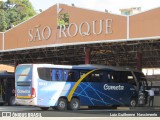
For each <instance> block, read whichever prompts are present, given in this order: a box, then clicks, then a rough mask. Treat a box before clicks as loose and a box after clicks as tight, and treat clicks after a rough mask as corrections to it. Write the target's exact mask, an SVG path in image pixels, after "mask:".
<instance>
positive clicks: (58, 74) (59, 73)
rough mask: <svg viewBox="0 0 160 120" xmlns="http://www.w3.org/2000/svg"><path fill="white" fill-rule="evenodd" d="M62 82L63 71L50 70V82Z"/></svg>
mask: <svg viewBox="0 0 160 120" xmlns="http://www.w3.org/2000/svg"><path fill="white" fill-rule="evenodd" d="M55 80H56V81H62V80H63V70H62V69H52V81H55Z"/></svg>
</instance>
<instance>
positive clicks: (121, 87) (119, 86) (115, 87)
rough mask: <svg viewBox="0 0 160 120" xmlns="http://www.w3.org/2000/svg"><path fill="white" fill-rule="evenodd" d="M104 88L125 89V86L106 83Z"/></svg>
mask: <svg viewBox="0 0 160 120" xmlns="http://www.w3.org/2000/svg"><path fill="white" fill-rule="evenodd" d="M104 90H124V86H121V85H118V86H109V85H108V84H104Z"/></svg>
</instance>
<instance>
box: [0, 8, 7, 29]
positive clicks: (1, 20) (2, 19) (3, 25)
mask: <svg viewBox="0 0 160 120" xmlns="http://www.w3.org/2000/svg"><path fill="white" fill-rule="evenodd" d="M6 29H7V22H6V12H5V11H4V10H2V9H0V31H1V32H4V31H5V30H6Z"/></svg>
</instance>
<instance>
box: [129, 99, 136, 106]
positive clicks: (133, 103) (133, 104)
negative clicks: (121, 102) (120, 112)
mask: <svg viewBox="0 0 160 120" xmlns="http://www.w3.org/2000/svg"><path fill="white" fill-rule="evenodd" d="M136 106H137V100H136V98H131V100H130V107H136Z"/></svg>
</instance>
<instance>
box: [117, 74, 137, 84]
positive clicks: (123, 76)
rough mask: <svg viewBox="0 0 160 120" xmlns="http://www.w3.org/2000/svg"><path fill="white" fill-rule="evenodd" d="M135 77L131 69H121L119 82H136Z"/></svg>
mask: <svg viewBox="0 0 160 120" xmlns="http://www.w3.org/2000/svg"><path fill="white" fill-rule="evenodd" d="M134 81H135V80H134V77H133V75H132V73H131V72H130V71H121V72H119V82H120V83H129V82H134Z"/></svg>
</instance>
